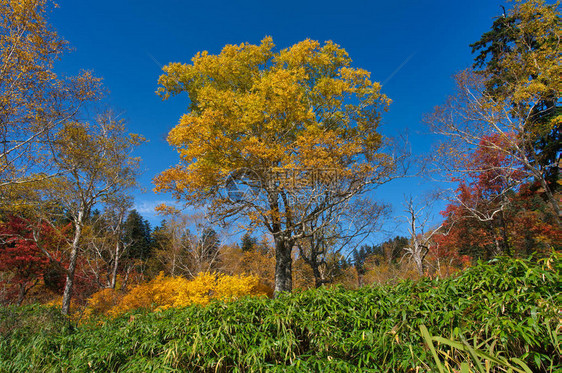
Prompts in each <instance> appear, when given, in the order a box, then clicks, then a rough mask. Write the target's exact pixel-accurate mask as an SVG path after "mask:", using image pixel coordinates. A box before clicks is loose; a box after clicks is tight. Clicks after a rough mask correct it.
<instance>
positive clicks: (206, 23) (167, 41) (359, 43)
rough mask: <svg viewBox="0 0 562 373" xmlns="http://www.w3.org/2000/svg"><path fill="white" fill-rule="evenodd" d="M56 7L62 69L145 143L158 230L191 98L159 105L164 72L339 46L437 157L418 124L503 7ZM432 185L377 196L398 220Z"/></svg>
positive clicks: (396, 124) (175, 1)
mask: <svg viewBox="0 0 562 373" xmlns="http://www.w3.org/2000/svg"><path fill="white" fill-rule="evenodd" d="M58 5H59V6H58V8H56V9H54V10H53V11H52V12H51V14H50V16H49V19H50V23H51V24H52V25H53V26H54V27H55V29H56V30H57V31H58V32H59V34H60V35H61V36H62V37H64V38H65V39H66V40H68V41H69V42H70V44H71V46H72V47H73V48H74V51H73V52H72V53H70V54H67V55H65V56H63V58H62V60H61V61H60V62H59V63H58V64H57V71H58V72H61V73H66V74H75V73H76V72H77V71H79V70H80V69H88V70H93V71H94V73H95V74H96V75H97V76H99V77H102V78H103V79H104V84H105V86H106V88H107V89H108V90H109V91H110V95H109V102H110V103H111V105H112V106H113V107H114V108H115V109H116V110H117V111H118V112H120V113H121V112H122V115H123V117H124V118H126V120H127V122H128V127H129V130H130V131H131V132H135V133H140V134H142V135H144V136H145V137H146V138H147V139H149V143H147V144H145V145H143V146H142V147H141V148H140V149H139V150H138V155H139V156H140V157H142V159H143V169H144V174H143V176H142V177H141V178H140V183H141V186H142V187H143V188H144V189H145V191H144V192H141V191H137V192H135V200H136V208H137V210H139V212H140V213H141V214H142V215H143V216H144V217H146V218H147V219H148V220H149V221H150V222H151V224H152V225H153V226H155V225H157V224H158V223H159V221H160V218H159V217H158V216H155V215H154V213H153V207H154V206H155V205H156V204H157V203H159V202H161V201H169V200H171V198H170V196H169V195H165V194H160V195H157V194H154V193H153V192H152V188H153V185H152V182H151V180H152V178H153V177H154V176H155V175H157V174H158V173H160V172H161V171H163V170H164V169H166V168H168V167H169V166H171V165H174V164H176V163H177V160H178V158H177V154H176V153H175V151H174V150H173V149H172V148H171V147H170V146H168V144H167V143H166V141H165V137H166V135H167V133H168V131H169V130H170V129H171V128H172V127H174V126H175V124H176V123H177V122H178V120H179V118H180V116H181V114H182V113H185V112H186V110H187V97H186V96H177V97H174V98H172V99H170V100H168V101H162V100H161V99H160V98H159V97H157V96H156V95H155V93H154V92H155V90H156V88H157V80H158V77H159V75H160V74H161V66H162V65H165V64H167V63H169V62H189V61H190V59H191V57H193V55H194V54H195V53H197V52H198V51H202V50H207V51H209V52H210V53H218V52H220V50H221V49H222V47H223V46H224V45H225V44H239V43H241V42H250V43H259V41H260V40H261V39H262V38H263V37H264V36H266V35H269V36H272V37H273V41H274V43H275V44H276V45H277V47H278V48H286V47H289V46H291V45H293V44H295V43H297V42H299V41H301V40H304V39H306V38H310V39H314V40H319V41H326V40H332V41H334V42H335V43H338V44H340V45H341V46H342V47H344V48H345V49H346V50H347V52H348V53H349V55H350V57H351V58H352V59H353V66H354V67H361V68H363V69H366V70H368V71H370V72H371V73H372V75H371V77H372V79H373V80H375V81H379V82H381V83H382V82H384V85H383V92H384V93H386V94H387V95H388V96H389V97H390V98H391V99H392V100H393V103H392V105H391V106H390V111H389V112H388V113H387V114H386V115H385V116H384V117H383V124H382V126H381V128H380V129H381V132H382V133H383V134H385V135H387V136H395V135H396V134H398V133H400V132H403V131H405V130H408V132H409V139H410V142H411V145H412V150H413V151H414V152H415V153H418V154H421V153H423V152H428V151H429V150H430V146H431V142H432V140H433V139H432V137H431V136H429V135H428V134H427V132H428V131H427V129H426V128H425V127H424V125H423V124H422V123H421V119H422V116H423V114H424V113H429V112H431V110H432V108H433V107H434V106H436V105H439V104H440V103H442V102H443V100H444V99H445V98H446V96H447V95H448V94H450V93H451V92H452V88H453V82H452V78H451V77H452V75H453V74H454V73H455V72H458V71H459V70H462V69H464V68H466V67H469V66H470V65H471V63H472V59H473V56H472V55H471V51H470V48H469V46H468V45H469V44H470V43H472V42H474V41H476V40H478V39H479V38H480V36H481V35H482V34H483V33H484V32H486V31H488V30H489V28H490V27H491V24H492V21H493V17H496V16H498V15H499V14H501V7H500V5H505V4H504V2H502V1H491V0H473V1H443V0H433V1H431V0H419V1H415V0H395V1H378V0H373V1H367V0H348V1H328V0H324V1H306V0H301V1H284V2H267V1H234V0H231V1H207V2H198V1H180V0H160V1H145V0H134V1H133V0H128V1H124V0H112V1H107V0H97V1H88V2H86V1H76V0H58ZM434 186H435V183H430V182H427V181H426V180H424V179H422V178H410V179H406V180H401V181H395V182H392V183H390V184H388V185H386V186H384V187H383V188H381V189H379V190H378V191H377V192H376V193H375V194H374V195H373V198H374V199H376V200H378V201H385V202H389V203H392V204H393V207H394V210H395V215H396V216H399V215H400V210H401V209H402V206H401V203H402V202H403V196H404V194H412V195H414V196H416V195H421V194H422V193H423V192H424V191H427V190H429V189H431V188H433V187H434ZM436 209H437V210H438V209H439V206H438V207H437V208H436ZM391 226H392V225H389V227H391ZM390 229H391V230H392V228H390ZM391 233H392V232H391ZM396 233H404V231H403V230H402V229H399V230H398V231H397V232H396ZM381 239H382V237H381Z"/></svg>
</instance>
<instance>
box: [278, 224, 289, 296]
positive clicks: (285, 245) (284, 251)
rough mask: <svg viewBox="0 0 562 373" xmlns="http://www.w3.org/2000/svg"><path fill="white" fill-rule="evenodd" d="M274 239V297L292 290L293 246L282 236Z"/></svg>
mask: <svg viewBox="0 0 562 373" xmlns="http://www.w3.org/2000/svg"><path fill="white" fill-rule="evenodd" d="M274 237H275V293H274V294H275V297H277V296H278V295H279V294H280V293H282V292H290V291H291V290H293V277H292V273H293V268H292V265H293V258H292V257H291V251H292V248H293V245H291V243H290V242H288V241H287V240H286V239H285V238H284V237H283V236H277V235H276V236H274Z"/></svg>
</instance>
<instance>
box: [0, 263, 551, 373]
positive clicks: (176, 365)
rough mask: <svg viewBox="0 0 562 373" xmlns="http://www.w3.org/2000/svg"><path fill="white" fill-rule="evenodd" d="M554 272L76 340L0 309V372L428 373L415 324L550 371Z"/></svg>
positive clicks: (42, 313) (247, 309)
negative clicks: (370, 372)
mask: <svg viewBox="0 0 562 373" xmlns="http://www.w3.org/2000/svg"><path fill="white" fill-rule="evenodd" d="M560 269H561V261H560V255H555V256H553V257H552V258H551V259H550V261H549V262H548V265H547V264H546V263H545V262H542V263H539V264H536V263H532V262H529V261H523V260H512V259H502V260H497V261H495V262H494V263H492V264H486V265H479V266H476V267H473V268H471V269H469V270H467V271H465V272H464V273H463V274H462V275H460V276H459V277H456V278H451V279H445V280H433V281H432V280H423V281H418V282H402V283H400V284H399V285H396V286H382V287H365V288H362V289H360V290H356V291H349V290H344V289H342V288H340V287H334V288H330V289H319V290H311V291H305V292H302V293H295V294H287V295H285V296H282V297H280V298H278V299H275V300H270V299H265V298H248V299H242V300H239V301H237V302H232V303H222V302H215V303H212V304H211V305H209V306H207V307H198V306H193V307H187V308H184V309H172V310H167V311H165V312H159V313H141V312H137V313H136V314H127V315H124V316H122V317H119V318H117V319H115V320H104V321H100V320H98V321H95V322H92V323H89V324H85V325H81V326H79V327H75V328H73V327H69V326H68V325H67V323H66V322H65V320H64V319H61V318H59V317H58V316H56V313H53V312H52V311H49V310H48V309H45V308H43V307H27V308H5V309H2V310H0V333H2V334H3V339H2V340H0V372H20V371H21V372H29V371H32V372H35V371H37V372H39V371H49V372H51V371H52V372H60V371H67V372H88V371H95V372H106V371H107V372H109V371H113V372H115V371H128V372H141V371H142V372H147V371H162V372H164V371H166V372H167V371H263V370H265V371H275V370H278V371H356V370H361V371H368V370H373V371H392V370H394V371H408V370H409V369H414V370H415V369H416V367H420V368H421V370H429V369H432V370H433V369H435V362H434V360H433V357H432V355H431V352H430V351H429V349H428V348H427V346H426V345H425V344H424V342H423V339H422V337H421V334H420V325H421V324H424V325H426V326H427V328H428V329H429V331H430V333H431V334H433V335H441V336H443V337H446V338H451V339H455V340H463V339H464V340H466V341H467V342H468V343H469V344H471V345H474V344H476V345H478V344H481V343H484V344H481V345H480V346H479V348H480V349H484V350H487V351H489V350H490V349H491V348H492V346H493V352H494V354H495V355H498V356H503V357H506V358H511V357H520V358H522V359H523V360H524V361H526V362H527V364H528V365H529V366H530V367H531V369H533V371H555V370H556V369H558V368H562V361H561V360H560V352H561V351H560V343H559V341H558V339H559V335H557V332H556V331H558V333H559V332H560V321H559V315H558V311H559V310H560V305H561V302H560V300H561V299H560V292H561V290H562V289H561V284H560ZM37 320H39V325H42V330H40V329H41V328H38V327H36V326H35V327H34V326H33V325H37V322H38V321H37ZM440 349H441V350H442V351H444V352H446V351H447V350H446V347H445V346H444V345H443V346H441V347H440ZM453 356H455V354H453ZM456 359H457V360H462V359H463V356H462V355H459V354H458V352H457V353H456Z"/></svg>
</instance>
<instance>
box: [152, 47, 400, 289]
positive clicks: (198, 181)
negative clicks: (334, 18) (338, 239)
mask: <svg viewBox="0 0 562 373" xmlns="http://www.w3.org/2000/svg"><path fill="white" fill-rule="evenodd" d="M163 70H164V75H162V76H161V77H160V80H159V83H160V84H161V87H160V88H159V90H158V93H159V94H160V95H161V96H162V97H163V98H168V97H169V96H170V95H176V94H179V93H182V92H185V93H187V95H188V97H189V102H190V106H189V112H188V113H187V114H185V115H183V116H182V118H181V120H180V122H179V124H178V125H177V126H176V127H175V128H174V129H172V130H171V131H170V133H169V135H168V142H169V143H170V145H172V146H174V147H175V148H176V149H177V151H178V152H179V156H180V159H181V161H180V163H179V164H178V165H177V166H175V167H172V168H170V169H168V170H166V171H165V172H163V173H162V174H161V175H159V176H158V177H157V178H156V179H155V184H156V190H157V191H169V192H172V193H173V194H174V195H175V197H176V198H177V199H178V200H182V201H185V202H186V203H187V204H190V205H205V206H208V207H209V210H210V213H211V214H212V215H213V216H215V217H217V218H219V219H226V218H229V217H232V216H235V215H237V216H245V217H246V218H248V219H249V220H250V221H251V223H253V224H256V225H259V226H261V227H263V228H265V229H267V230H268V231H269V233H271V235H272V236H273V238H274V241H275V259H276V264H275V291H276V293H278V292H281V291H290V290H291V289H292V276H291V271H292V257H291V253H292V250H293V247H294V245H295V241H296V240H297V239H299V238H302V237H303V236H305V235H306V234H309V233H307V232H305V224H306V223H307V222H309V221H311V220H315V219H317V218H318V216H320V215H321V213H322V212H323V211H326V210H328V209H331V208H334V206H337V205H338V204H342V203H346V202H347V201H348V200H349V199H350V198H352V197H353V196H355V195H357V194H359V193H362V192H364V191H365V190H367V189H368V188H369V187H370V186H373V185H376V184H380V183H382V182H384V181H386V180H388V179H389V178H390V175H391V173H392V172H393V170H394V165H395V163H394V159H393V158H392V157H390V156H389V155H387V154H385V153H384V152H383V151H382V149H383V147H384V144H385V141H384V140H383V138H382V136H381V135H380V134H379V133H378V131H377V128H378V125H379V122H380V116H381V113H382V112H383V111H384V110H386V108H387V106H388V104H389V103H390V100H389V99H388V98H387V97H386V96H385V95H383V94H381V93H380V84H378V83H374V82H372V81H371V80H370V73H369V72H367V71H365V70H363V69H358V68H352V67H351V59H350V58H349V56H348V54H347V53H346V51H345V50H344V49H343V48H341V47H340V46H338V45H337V44H334V43H332V42H326V43H325V44H323V45H321V44H320V43H319V42H317V41H313V40H305V41H302V42H300V43H298V44H295V45H293V46H292V47H290V48H287V49H284V50H281V51H280V52H276V51H274V44H273V41H272V39H271V38H269V37H267V38H265V39H263V40H262V42H261V44H260V45H251V44H240V45H227V46H225V47H224V49H223V50H222V52H221V53H220V54H218V55H211V54H209V53H208V52H206V51H205V52H201V53H198V54H197V55H196V56H195V57H193V59H192V63H191V64H181V63H171V64H169V65H167V66H165V67H164V69H163ZM297 184H298V185H297ZM221 186H226V187H227V189H228V188H229V187H234V188H235V189H236V190H235V192H234V193H231V194H228V195H225V194H224V193H221V188H219V187H221ZM240 186H242V187H247V188H248V189H249V190H248V191H249V193H245V192H244V191H243V190H239V189H238V188H239V187H240Z"/></svg>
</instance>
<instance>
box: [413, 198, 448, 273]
mask: <svg viewBox="0 0 562 373" xmlns="http://www.w3.org/2000/svg"><path fill="white" fill-rule="evenodd" d="M437 198H438V195H434V196H432V197H430V198H429V199H426V200H425V201H422V202H421V203H416V202H415V200H414V198H413V197H412V196H410V197H408V198H407V199H406V202H405V203H404V208H405V209H404V212H405V213H406V216H405V219H406V221H407V222H408V233H409V234H410V245H409V246H408V247H405V248H404V251H405V252H406V253H405V254H404V255H407V256H409V257H410V259H411V260H412V261H413V262H414V264H415V265H416V269H417V271H418V273H419V275H420V276H423V274H424V261H425V257H426V256H427V254H428V253H429V250H430V248H431V245H432V240H431V239H432V237H433V236H434V235H435V234H436V233H437V232H439V230H440V229H441V228H442V226H443V223H441V224H440V225H439V226H437V227H433V228H430V227H429V225H430V224H431V218H432V214H431V207H432V203H433V202H435V200H436V199H437Z"/></svg>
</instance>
